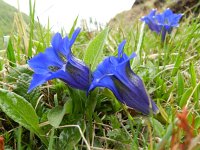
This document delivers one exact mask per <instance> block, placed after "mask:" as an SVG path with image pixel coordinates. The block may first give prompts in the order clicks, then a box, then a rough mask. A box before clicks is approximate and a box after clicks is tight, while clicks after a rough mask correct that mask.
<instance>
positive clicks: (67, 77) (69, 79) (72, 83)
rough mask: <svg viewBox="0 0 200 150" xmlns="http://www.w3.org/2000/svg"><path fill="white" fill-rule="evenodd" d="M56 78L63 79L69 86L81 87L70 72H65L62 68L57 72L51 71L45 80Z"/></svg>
mask: <svg viewBox="0 0 200 150" xmlns="http://www.w3.org/2000/svg"><path fill="white" fill-rule="evenodd" d="M56 78H58V79H60V80H62V81H64V82H65V83H67V84H68V85H69V86H71V87H73V88H77V89H83V87H82V85H80V84H79V83H77V81H76V80H74V78H73V76H72V74H70V73H68V72H65V71H64V70H62V69H61V70H58V71H57V72H54V73H52V74H51V76H49V77H48V78H47V80H52V79H56Z"/></svg>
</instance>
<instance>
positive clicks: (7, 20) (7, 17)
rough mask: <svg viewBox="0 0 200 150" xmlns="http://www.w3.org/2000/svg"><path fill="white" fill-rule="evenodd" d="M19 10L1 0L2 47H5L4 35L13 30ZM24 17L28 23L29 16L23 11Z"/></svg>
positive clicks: (0, 42) (0, 47) (0, 37)
mask: <svg viewBox="0 0 200 150" xmlns="http://www.w3.org/2000/svg"><path fill="white" fill-rule="evenodd" d="M17 12H18V10H17V9H16V8H15V7H13V6H11V5H9V4H7V3H6V2H4V1H3V0H0V49H2V48H4V47H3V36H5V35H9V34H10V33H11V32H12V30H13V23H14V16H15V15H16V13H17ZM22 17H23V19H24V21H25V22H26V23H28V22H29V17H28V16H27V15H26V14H24V13H22Z"/></svg>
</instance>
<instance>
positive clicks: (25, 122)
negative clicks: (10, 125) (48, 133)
mask: <svg viewBox="0 0 200 150" xmlns="http://www.w3.org/2000/svg"><path fill="white" fill-rule="evenodd" d="M0 107H1V109H2V110H3V112H4V113H6V115H8V116H9V117H10V118H11V119H13V120H14V121H15V122H17V123H19V124H20V125H22V126H24V127H25V128H27V129H28V130H30V131H31V132H33V133H35V134H36V135H37V136H38V137H39V138H40V139H41V140H42V142H43V143H44V144H45V145H48V144H47V143H48V141H47V139H46V138H45V136H44V133H43V132H42V130H41V129H40V128H39V121H38V116H37V114H36V112H35V110H34V108H33V107H32V106H31V104H30V103H28V102H27V101H26V100H25V99H24V98H23V97H21V96H19V95H17V94H15V93H13V92H10V91H7V90H4V89H0Z"/></svg>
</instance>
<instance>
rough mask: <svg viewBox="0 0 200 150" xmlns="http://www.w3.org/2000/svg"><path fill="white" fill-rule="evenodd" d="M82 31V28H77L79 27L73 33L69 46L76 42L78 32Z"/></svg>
mask: <svg viewBox="0 0 200 150" xmlns="http://www.w3.org/2000/svg"><path fill="white" fill-rule="evenodd" d="M80 31H81V28H77V29H76V30H75V31H74V33H73V34H72V37H71V39H70V44H69V47H71V46H72V45H73V44H74V42H75V40H76V38H77V36H78V34H79V33H80Z"/></svg>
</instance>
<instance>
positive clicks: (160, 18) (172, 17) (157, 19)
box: [141, 8, 183, 41]
mask: <svg viewBox="0 0 200 150" xmlns="http://www.w3.org/2000/svg"><path fill="white" fill-rule="evenodd" d="M182 16H183V14H174V13H173V12H172V11H171V10H170V9H169V8H168V9H166V10H165V11H164V12H163V13H161V14H159V13H158V14H156V9H153V10H151V12H150V13H149V14H148V15H147V16H144V17H142V18H141V21H144V22H145V23H146V24H147V25H148V26H149V28H150V29H151V30H152V31H155V32H156V33H157V34H160V33H161V34H162V40H163V41H164V40H165V36H166V33H169V34H170V33H171V31H172V29H173V27H178V26H179V21H180V19H181V17H182Z"/></svg>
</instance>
